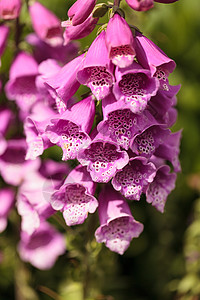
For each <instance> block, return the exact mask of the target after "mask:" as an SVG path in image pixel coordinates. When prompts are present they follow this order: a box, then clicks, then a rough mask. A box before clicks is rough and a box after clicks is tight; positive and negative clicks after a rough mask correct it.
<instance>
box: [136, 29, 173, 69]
mask: <svg viewBox="0 0 200 300" xmlns="http://www.w3.org/2000/svg"><path fill="white" fill-rule="evenodd" d="M135 50H136V55H137V59H138V61H139V63H140V64H141V65H142V66H143V68H145V69H149V70H150V71H151V73H152V75H154V74H155V72H156V70H157V68H158V67H160V70H161V69H162V70H163V72H164V74H165V75H169V73H171V72H173V70H174V69H175V67H176V64H175V62H174V61H173V60H172V59H171V58H169V57H168V56H167V55H166V54H165V53H164V52H163V51H162V50H161V49H160V48H159V47H158V46H157V45H155V44H154V43H153V42H152V41H151V40H149V39H148V38H147V37H146V36H144V35H142V34H141V33H139V32H138V31H136V36H135ZM165 72H166V73H167V74H166V73H165Z"/></svg>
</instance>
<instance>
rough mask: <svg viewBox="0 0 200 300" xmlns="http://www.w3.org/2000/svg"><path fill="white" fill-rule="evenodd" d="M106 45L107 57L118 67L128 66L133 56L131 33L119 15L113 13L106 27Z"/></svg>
mask: <svg viewBox="0 0 200 300" xmlns="http://www.w3.org/2000/svg"><path fill="white" fill-rule="evenodd" d="M106 46H107V48H108V53H109V58H110V59H111V60H112V62H113V64H115V65H117V66H119V67H120V68H124V67H128V66H130V65H131V64H132V62H133V60H134V57H135V49H134V40H133V34H132V32H131V30H130V27H129V25H128V24H127V22H126V21H125V19H124V18H122V17H121V16H120V15H118V14H115V15H114V16H113V17H112V18H111V19H110V21H109V22H108V26H107V28H106Z"/></svg>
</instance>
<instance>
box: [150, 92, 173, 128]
mask: <svg viewBox="0 0 200 300" xmlns="http://www.w3.org/2000/svg"><path fill="white" fill-rule="evenodd" d="M175 104H176V96H174V97H172V98H170V97H168V96H166V95H165V94H163V93H162V92H161V91H158V93H157V94H156V95H155V96H153V97H151V99H150V100H149V102H148V105H147V110H148V111H149V112H150V113H151V114H152V115H153V116H154V118H155V119H156V120H157V121H158V123H160V124H166V127H171V126H172V125H173V124H174V123H175V122H176V113H174V114H173V115H174V116H171V112H172V110H175V109H174V108H173V106H174V105H175ZM175 111H176V110H175Z"/></svg>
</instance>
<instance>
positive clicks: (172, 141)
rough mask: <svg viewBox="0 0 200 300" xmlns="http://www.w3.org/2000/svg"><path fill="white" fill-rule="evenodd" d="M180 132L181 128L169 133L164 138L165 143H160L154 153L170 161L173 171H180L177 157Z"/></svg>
mask: <svg viewBox="0 0 200 300" xmlns="http://www.w3.org/2000/svg"><path fill="white" fill-rule="evenodd" d="M181 132H182V130H179V131H177V132H174V133H171V134H170V135H169V136H168V137H167V138H166V139H165V143H163V144H161V145H160V146H159V147H158V148H157V149H156V151H155V153H154V155H155V156H157V157H160V158H163V159H166V160H168V161H169V162H171V164H172V166H173V168H174V171H175V172H180V171H181V166H180V162H179V158H178V157H179V152H180V139H181Z"/></svg>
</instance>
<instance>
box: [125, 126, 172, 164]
mask: <svg viewBox="0 0 200 300" xmlns="http://www.w3.org/2000/svg"><path fill="white" fill-rule="evenodd" d="M169 135H170V130H169V129H166V128H163V126H160V125H153V126H150V127H148V128H147V129H145V130H144V131H143V132H142V133H140V134H137V135H135V137H134V139H132V141H131V145H130V148H131V150H132V151H133V152H134V153H136V155H141V156H144V157H146V158H150V157H151V156H152V155H153V154H154V152H155V151H156V148H158V147H159V145H161V144H163V143H165V141H166V139H167V138H168V137H169Z"/></svg>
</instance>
